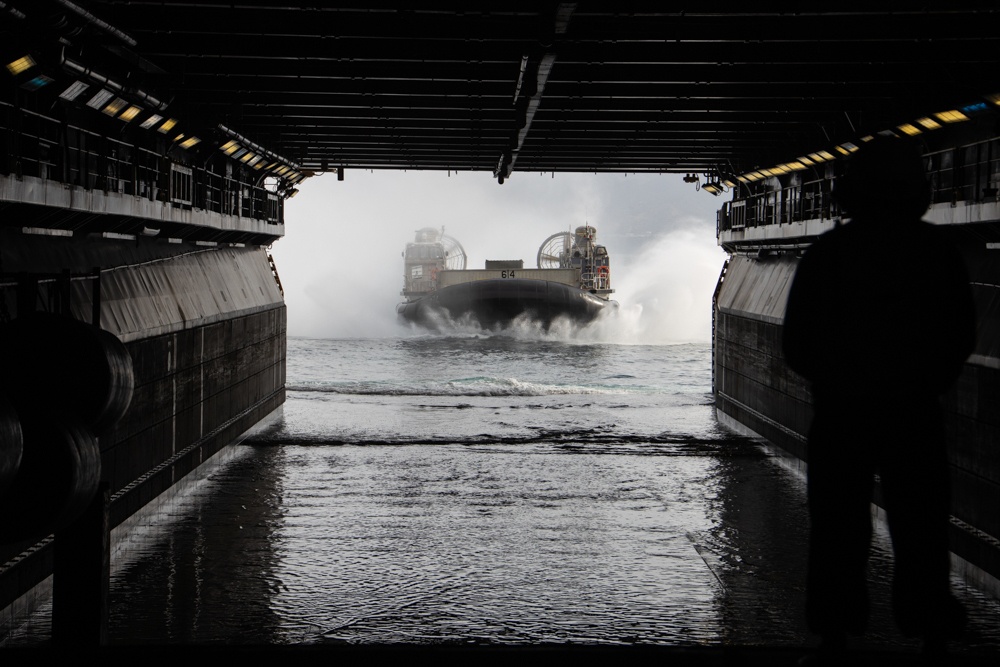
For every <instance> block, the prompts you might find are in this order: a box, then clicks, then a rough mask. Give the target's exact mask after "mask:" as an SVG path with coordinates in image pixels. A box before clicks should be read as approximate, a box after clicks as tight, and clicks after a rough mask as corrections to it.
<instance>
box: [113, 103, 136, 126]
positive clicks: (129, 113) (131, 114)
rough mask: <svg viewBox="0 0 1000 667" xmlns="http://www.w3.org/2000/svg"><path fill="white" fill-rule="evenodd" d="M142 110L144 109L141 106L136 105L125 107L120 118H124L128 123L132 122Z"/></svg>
mask: <svg viewBox="0 0 1000 667" xmlns="http://www.w3.org/2000/svg"><path fill="white" fill-rule="evenodd" d="M141 112H142V109H140V108H139V107H137V106H135V105H133V106H130V107H129V108H128V109H125V111H122V115H120V116H118V120H123V121H125V122H126V123H128V122H131V121H132V120H133V119H134V118H135V117H136V116H138V115H139V114H140V113H141Z"/></svg>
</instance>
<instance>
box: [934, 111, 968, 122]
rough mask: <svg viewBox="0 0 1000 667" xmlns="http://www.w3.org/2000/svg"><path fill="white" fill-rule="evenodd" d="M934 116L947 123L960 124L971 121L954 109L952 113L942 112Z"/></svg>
mask: <svg viewBox="0 0 1000 667" xmlns="http://www.w3.org/2000/svg"><path fill="white" fill-rule="evenodd" d="M934 116H935V117H936V118H937V119H938V120H940V121H944V122H945V123H958V122H961V121H963V120H969V117H968V116H966V115H965V114H964V113H962V112H961V111H959V110H958V109H952V110H951V111H941V112H939V113H936V114H934Z"/></svg>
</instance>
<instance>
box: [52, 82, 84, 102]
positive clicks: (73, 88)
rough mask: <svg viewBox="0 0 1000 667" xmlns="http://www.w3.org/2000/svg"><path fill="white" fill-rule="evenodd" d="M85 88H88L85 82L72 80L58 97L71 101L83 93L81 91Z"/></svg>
mask: <svg viewBox="0 0 1000 667" xmlns="http://www.w3.org/2000/svg"><path fill="white" fill-rule="evenodd" d="M87 88H90V85H89V84H86V83H84V82H83V81H74V82H73V83H71V84H70V85H69V87H68V88H67V89H66V90H64V91H62V92H61V93H60V94H59V97H61V98H62V99H64V100H66V101H67V102H72V101H73V100H75V99H76V98H78V97H80V95H82V94H83V91H85V90H87Z"/></svg>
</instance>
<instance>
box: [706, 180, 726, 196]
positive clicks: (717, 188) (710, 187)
mask: <svg viewBox="0 0 1000 667" xmlns="http://www.w3.org/2000/svg"><path fill="white" fill-rule="evenodd" d="M701 189H702V190H704V191H705V192H708V193H711V194H713V195H715V196H716V197H718V196H719V195H720V194H722V185H721V184H720V183H705V185H703V186H701Z"/></svg>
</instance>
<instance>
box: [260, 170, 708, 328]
mask: <svg viewBox="0 0 1000 667" xmlns="http://www.w3.org/2000/svg"><path fill="white" fill-rule="evenodd" d="M515 176H516V178H512V179H510V180H508V181H507V182H506V183H505V184H504V185H503V186H499V185H498V184H497V183H496V181H495V180H494V179H492V178H490V177H489V175H488V174H473V173H461V174H457V175H456V174H453V175H452V176H451V177H448V175H447V174H445V173H440V172H375V173H371V172H364V171H358V172H353V171H350V172H348V174H347V179H346V180H345V181H343V182H339V181H336V180H335V179H334V178H332V177H330V176H329V175H324V176H320V177H315V178H312V179H309V180H308V181H306V182H305V183H304V184H303V187H302V188H301V192H300V193H299V195H298V196H297V197H296V198H295V199H292V200H289V201H288V203H287V207H286V213H285V217H286V234H287V235H286V237H285V238H283V239H281V240H279V241H278V242H277V243H276V244H275V245H274V248H273V254H274V257H275V261H276V263H277V266H278V270H279V272H280V274H281V279H282V284H283V285H284V287H285V300H286V303H287V305H288V319H289V334H290V335H293V336H305V337H313V338H361V337H365V338H371V337H395V336H413V335H425V334H424V332H422V331H420V330H416V329H413V328H411V327H409V326H407V325H404V324H400V323H398V322H397V320H396V314H395V306H396V304H397V303H398V302H399V301H400V300H401V296H400V290H401V288H402V283H403V276H402V270H403V265H402V257H401V253H402V251H403V249H404V247H405V245H406V243H407V242H409V241H412V240H413V235H414V232H415V231H416V230H417V229H419V228H421V227H427V226H432V227H441V226H443V227H444V228H445V231H446V233H447V234H449V235H450V236H454V237H455V238H457V239H458V240H459V241H460V242H461V243H462V245H463V246H464V247H465V250H466V252H467V253H468V255H469V267H470V268H477V267H482V266H483V262H484V261H485V260H486V259H523V260H524V261H525V266H531V267H533V266H534V265H535V253H536V252H537V249H538V246H539V244H540V243H541V242H542V241H543V240H544V239H545V238H546V237H548V236H549V235H550V234H552V233H555V232H559V231H566V230H570V229H573V228H574V227H576V226H579V225H582V224H585V223H589V224H592V225H595V226H596V227H597V229H598V239H599V242H601V243H603V244H605V245H606V246H607V247H608V252H609V253H610V255H611V265H612V272H613V274H612V275H613V282H614V287H615V289H616V294H615V295H614V296H615V298H617V299H618V300H619V302H620V303H621V304H622V307H621V311H620V313H619V315H618V317H617V318H614V319H612V320H609V321H607V322H597V323H595V324H594V325H593V326H590V327H587V328H585V329H579V328H574V327H569V326H563V327H560V326H558V323H557V325H556V326H554V327H552V328H551V329H550V331H549V332H542V331H536V330H535V328H533V327H531V326H530V325H525V326H522V327H519V328H516V330H515V331H514V332H510V333H513V334H514V335H522V336H524V337H527V338H533V337H536V336H544V337H548V338H550V339H551V338H555V339H559V340H571V341H579V342H587V341H591V342H616V343H663V342H681V341H691V340H701V341H707V340H708V339H709V335H710V328H711V294H712V290H713V289H714V287H715V280H716V279H717V278H718V274H719V270H720V269H721V266H722V261H723V258H724V253H723V252H722V251H721V250H719V249H718V248H717V247H716V245H715V235H714V229H715V223H714V220H715V209H716V207H717V206H718V200H715V198H713V197H709V196H707V195H705V194H704V193H698V192H695V191H694V190H693V189H692V188H690V187H688V186H685V185H684V184H683V183H681V181H680V178H677V177H674V176H664V175H639V176H636V175H630V176H628V177H625V176H624V175H621V174H617V175H616V174H601V175H594V174H557V175H556V176H555V178H550V176H549V175H547V174H546V175H545V176H540V175H537V174H516V175H515Z"/></svg>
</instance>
